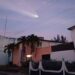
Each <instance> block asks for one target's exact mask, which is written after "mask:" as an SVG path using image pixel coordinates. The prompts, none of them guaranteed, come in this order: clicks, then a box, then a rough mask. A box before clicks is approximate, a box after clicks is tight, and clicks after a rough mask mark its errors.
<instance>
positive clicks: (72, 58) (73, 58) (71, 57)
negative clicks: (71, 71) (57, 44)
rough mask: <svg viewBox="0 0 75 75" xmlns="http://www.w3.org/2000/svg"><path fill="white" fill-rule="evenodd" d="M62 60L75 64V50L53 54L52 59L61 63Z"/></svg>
mask: <svg viewBox="0 0 75 75" xmlns="http://www.w3.org/2000/svg"><path fill="white" fill-rule="evenodd" d="M62 58H64V60H65V61H68V62H75V50H67V51H66V50H65V51H57V52H52V53H51V59H53V60H60V61H61V60H62Z"/></svg>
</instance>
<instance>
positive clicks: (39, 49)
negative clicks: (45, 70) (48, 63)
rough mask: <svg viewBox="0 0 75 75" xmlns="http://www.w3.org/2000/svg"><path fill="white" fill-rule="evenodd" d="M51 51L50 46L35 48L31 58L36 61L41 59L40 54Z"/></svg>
mask: <svg viewBox="0 0 75 75" xmlns="http://www.w3.org/2000/svg"><path fill="white" fill-rule="evenodd" d="M50 53H51V47H50V46H49V47H43V48H37V50H36V53H35V54H34V55H33V57H32V59H33V60H34V61H35V62H38V61H40V60H41V59H42V55H46V54H50Z"/></svg>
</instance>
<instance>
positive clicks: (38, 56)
mask: <svg viewBox="0 0 75 75" xmlns="http://www.w3.org/2000/svg"><path fill="white" fill-rule="evenodd" d="M57 44H60V42H56V41H50V40H41V46H39V47H37V48H36V50H35V52H34V53H33V54H32V60H33V61H35V62H39V61H40V60H42V56H43V55H46V54H50V53H51V46H53V45H57ZM25 47H26V48H25V53H24V52H23V53H22V43H19V45H18V46H17V47H15V49H14V51H13V64H15V65H17V66H21V65H22V64H21V60H22V59H23V61H26V60H29V58H27V57H26V56H27V55H31V47H29V46H27V45H25ZM22 57H23V58H22Z"/></svg>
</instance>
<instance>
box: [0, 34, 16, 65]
mask: <svg viewBox="0 0 75 75" xmlns="http://www.w3.org/2000/svg"><path fill="white" fill-rule="evenodd" d="M13 42H15V39H14V38H8V37H4V36H1V35H0V65H6V64H8V55H7V53H4V46H5V45H7V44H9V43H13Z"/></svg>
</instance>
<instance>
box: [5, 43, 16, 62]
mask: <svg viewBox="0 0 75 75" xmlns="http://www.w3.org/2000/svg"><path fill="white" fill-rule="evenodd" d="M14 47H15V44H14V43H11V44H8V45H6V46H5V48H4V52H5V53H6V52H7V54H8V63H10V57H11V54H12V52H13V50H14Z"/></svg>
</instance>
